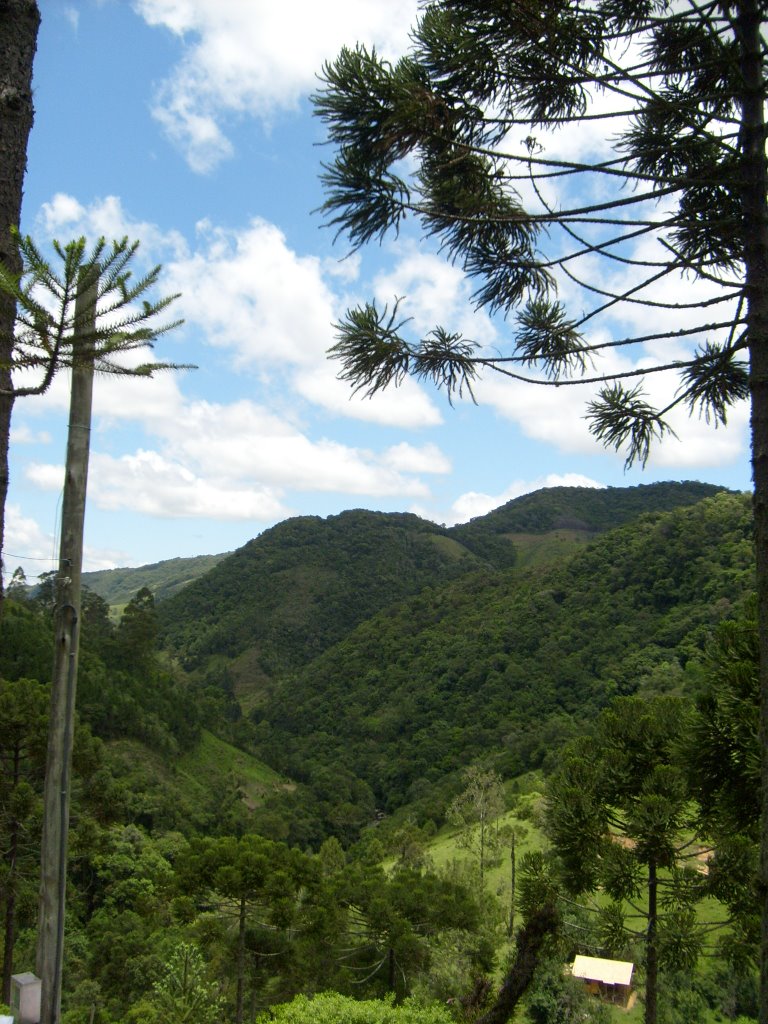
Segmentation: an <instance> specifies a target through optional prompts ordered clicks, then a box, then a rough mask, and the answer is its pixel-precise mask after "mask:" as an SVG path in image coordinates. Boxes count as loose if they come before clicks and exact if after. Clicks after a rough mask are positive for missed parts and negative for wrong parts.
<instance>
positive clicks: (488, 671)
mask: <svg viewBox="0 0 768 1024" xmlns="http://www.w3.org/2000/svg"><path fill="white" fill-rule="evenodd" d="M752 581H753V551H752V541H751V510H750V500H749V497H748V496H746V495H734V494H728V493H722V494H719V495H717V496H715V497H714V498H708V499H705V500H704V501H702V502H700V503H698V504H696V505H693V506H691V507H688V508H681V509H678V510H676V511H673V512H669V513H657V514H649V515H645V516H642V517H641V518H640V519H639V520H638V521H637V522H636V523H633V524H631V525H627V526H625V527H621V528H619V529H617V530H613V531H610V532H609V533H607V534H605V535H604V536H602V537H601V538H599V539H598V540H597V541H595V542H594V543H593V544H592V545H590V546H589V547H588V548H587V549H586V550H584V551H583V552H580V553H578V554H577V555H575V556H574V557H573V558H572V559H570V560H569V561H567V562H565V563H562V564H559V565H555V566H552V567H550V568H547V569H542V570H538V571H531V572H528V573H526V574H519V573H516V572H514V571H509V570H505V571H495V570H490V569H484V570H481V571H479V572H476V573H473V574H470V575H467V576H465V577H464V578H462V579H460V580H457V581H454V582H452V583H450V584H446V585H443V586H441V587H433V588H429V589H427V590H425V591H423V592H422V593H421V594H419V595H418V596H416V597H413V598H411V599H409V600H407V601H405V602H402V603H400V604H398V605H395V606H393V607H390V608H389V609H387V610H385V611H383V612H381V613H379V614H378V615H377V616H376V617H375V618H373V619H371V620H370V621H368V622H366V623H364V624H362V625H361V626H359V627H358V628H357V629H356V630H355V631H354V632H353V633H351V634H350V635H349V636H348V637H346V638H345V639H344V640H343V641H341V642H340V643H339V644H337V645H336V646H334V647H333V648H331V649H330V650H328V651H327V652H325V653H324V654H323V655H321V656H320V657H318V658H317V659H315V660H314V661H312V662H311V663H310V664H309V665H307V666H306V667H305V668H304V669H302V670H301V671H300V672H298V673H296V674H293V675H291V676H290V677H287V678H283V679H281V680H280V681H279V683H278V684H277V685H276V686H275V687H274V689H273V691H272V692H271V695H270V699H269V701H265V702H264V703H262V704H260V705H259V707H258V708H257V709H255V710H254V711H253V713H252V715H253V718H254V720H255V721H257V722H258V723H259V724H258V728H257V735H258V739H259V743H258V749H259V751H260V752H261V754H262V755H263V756H264V757H265V758H266V759H267V760H269V761H271V762H272V763H274V764H275V765H277V766H279V767H280V769H281V770H283V771H286V772H288V773H289V774H292V775H294V776H296V777H299V778H304V779H311V778H312V776H313V774H314V773H315V772H316V771H317V770H318V769H319V768H321V767H327V766H328V765H329V764H334V765H336V766H337V767H344V768H346V769H348V770H349V771H351V772H352V773H354V774H355V775H356V776H357V777H359V778H362V779H364V780H365V781H366V783H367V784H368V785H369V786H370V788H371V790H372V791H373V793H374V794H375V797H376V800H377V801H378V802H379V803H380V804H381V805H382V806H384V807H387V808H388V809H390V810H391V809H393V808H394V807H397V806H398V805H400V804H402V803H405V802H410V801H412V800H413V799H415V798H416V797H417V796H418V794H419V793H420V792H421V791H422V790H423V788H424V785H425V783H427V782H437V781H439V780H440V779H441V778H443V777H444V776H446V775H447V774H449V773H451V772H454V771H456V769H457V768H459V767H461V766H462V765H465V764H467V763H470V762H471V761H473V760H474V759H476V758H478V757H482V756H485V757H490V758H492V759H493V761H494V763H495V764H496V765H497V767H498V768H499V769H500V770H501V771H502V773H503V774H504V775H505V776H514V775H517V774H519V773H521V772H523V771H525V770H528V769H531V768H535V767H539V766H541V765H542V764H545V763H547V762H548V761H549V762H550V763H551V761H552V758H553V756H554V755H555V754H556V751H557V749H558V747H559V746H560V745H561V744H562V742H564V740H566V739H567V738H570V737H572V736H574V735H576V734H577V733H578V732H580V731H581V730H583V728H584V726H585V725H586V723H587V722H588V721H589V720H591V719H593V718H594V717H595V715H596V714H597V713H598V711H599V710H600V709H601V708H602V707H604V706H605V705H606V703H607V702H608V701H609V700H610V699H611V698H612V697H614V696H616V695H626V694H632V693H636V692H689V693H690V692H691V691H692V690H693V689H695V688H696V686H697V684H698V680H699V672H698V665H699V661H700V658H701V655H702V652H703V650H704V647H705V645H706V643H707V640H708V637H709V635H710V632H711V630H712V628H713V627H714V625H715V624H716V623H717V622H718V621H720V620H721V619H722V618H724V617H728V616H732V615H734V614H735V613H736V612H737V611H738V609H739V607H740V605H741V603H742V601H743V600H744V598H746V597H747V595H748V594H749V593H750V592H751V589H752V586H753V582H752Z"/></svg>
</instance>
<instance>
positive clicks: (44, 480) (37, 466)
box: [24, 462, 64, 491]
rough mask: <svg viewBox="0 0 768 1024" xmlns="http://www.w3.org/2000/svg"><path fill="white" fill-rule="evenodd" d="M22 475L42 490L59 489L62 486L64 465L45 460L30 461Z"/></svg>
mask: <svg viewBox="0 0 768 1024" xmlns="http://www.w3.org/2000/svg"><path fill="white" fill-rule="evenodd" d="M24 476H25V477H26V478H27V480H29V481H30V483H33V484H35V486H36V487H39V488H40V490H42V491H60V490H61V489H62V487H63V486H64V466H63V465H54V464H52V463H47V462H30V463H29V464H28V465H27V466H26V467H25V469H24Z"/></svg>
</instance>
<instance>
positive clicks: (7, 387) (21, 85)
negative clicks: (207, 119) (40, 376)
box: [0, 0, 40, 614]
mask: <svg viewBox="0 0 768 1024" xmlns="http://www.w3.org/2000/svg"><path fill="white" fill-rule="evenodd" d="M39 25H40V11H39V10H38V7H37V3H36V0H0V260H2V262H3V263H5V265H6V266H8V267H10V268H11V269H12V270H15V271H18V270H20V269H21V267H20V263H19V257H18V253H17V251H16V246H15V245H14V244H13V241H12V239H11V234H10V229H11V228H12V227H18V225H19V221H20V220H21V200H22V196H23V186H24V172H25V170H26V167H27V141H28V139H29V132H30V130H31V128H32V118H33V116H34V108H33V106H32V62H33V61H34V57H35V50H36V49H37V30H38V27H39ZM15 315H16V309H15V305H14V303H13V302H12V301H11V300H10V299H8V298H2V297H0V614H2V604H3V578H2V568H3V561H2V556H3V551H4V548H5V502H6V498H7V495H8V477H9V473H8V444H9V438H10V433H11V413H12V412H13V390H12V381H11V368H10V364H11V355H12V353H13V324H14V319H15Z"/></svg>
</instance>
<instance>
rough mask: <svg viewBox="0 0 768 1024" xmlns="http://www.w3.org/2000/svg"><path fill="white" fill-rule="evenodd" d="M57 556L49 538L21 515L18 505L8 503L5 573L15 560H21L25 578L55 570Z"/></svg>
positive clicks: (4, 552)
mask: <svg viewBox="0 0 768 1024" xmlns="http://www.w3.org/2000/svg"><path fill="white" fill-rule="evenodd" d="M56 554H57V552H56V550H55V543H54V539H53V537H52V536H51V534H49V533H45V532H44V531H43V530H41V529H40V526H39V525H38V523H37V522H35V520H34V519H32V518H30V517H29V516H25V515H23V513H22V511H21V508H20V506H19V505H17V504H15V503H9V504H8V505H7V506H6V509H5V550H4V551H3V561H4V566H5V569H6V570H8V569H9V566H11V565H13V560H14V558H19V559H22V560H23V564H22V568H23V569H24V573H25V574H26V576H28V577H31V576H36V575H37V574H38V573H40V572H46V571H47V570H49V569H52V568H54V566H55V558H56ZM28 561H29V562H30V563H33V564H31V565H30V564H28Z"/></svg>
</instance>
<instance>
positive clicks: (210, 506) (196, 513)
mask: <svg viewBox="0 0 768 1024" xmlns="http://www.w3.org/2000/svg"><path fill="white" fill-rule="evenodd" d="M89 493H90V497H91V498H92V500H93V501H94V502H95V503H96V505H98V506H99V508H103V509H111V510H116V509H130V510H131V511H132V512H140V513H143V514H145V515H150V516H156V517H158V518H162V519H185V518H200V517H203V518H212V519H222V520H238V519H255V520H259V521H263V522H271V521H274V520H275V519H282V518H284V517H285V516H286V515H289V514H290V510H289V509H288V508H287V507H286V506H285V505H284V504H283V502H282V501H281V499H280V495H279V494H278V493H277V492H275V490H274V489H273V488H270V487H266V486H251V487H247V488H245V487H240V488H238V487H236V486H233V485H232V484H231V483H229V482H221V483H216V482H215V481H212V480H205V479H203V478H201V477H199V476H196V475H195V474H194V473H193V472H191V471H190V470H189V469H187V468H186V467H185V466H183V465H180V464H179V463H175V462H172V461H170V460H168V459H166V458H164V457H163V456H162V455H159V454H158V453H157V452H152V451H143V450H141V449H140V450H139V451H137V452H136V453H135V454H133V455H123V456H121V457H120V458H113V457H112V456H109V455H99V454H96V455H94V457H93V459H92V465H91V481H90V485H89Z"/></svg>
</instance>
